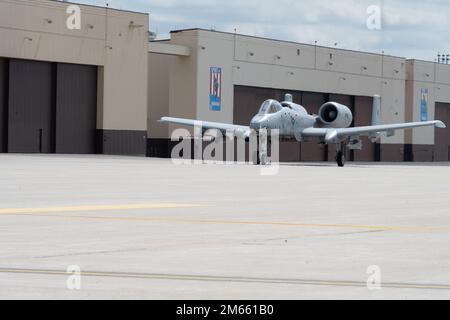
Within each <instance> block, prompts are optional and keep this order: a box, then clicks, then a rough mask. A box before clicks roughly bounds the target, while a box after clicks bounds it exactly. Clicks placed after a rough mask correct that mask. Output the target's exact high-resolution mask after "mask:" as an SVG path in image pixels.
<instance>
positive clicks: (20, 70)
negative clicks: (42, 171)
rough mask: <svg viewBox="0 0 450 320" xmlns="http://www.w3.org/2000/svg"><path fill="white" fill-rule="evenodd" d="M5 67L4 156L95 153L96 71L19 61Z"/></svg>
mask: <svg viewBox="0 0 450 320" xmlns="http://www.w3.org/2000/svg"><path fill="white" fill-rule="evenodd" d="M7 65H8V70H7V74H8V76H7V80H8V81H7V82H8V83H7V85H6V86H7V87H8V90H7V98H6V99H5V100H4V101H7V103H4V108H3V109H4V110H6V111H4V112H3V114H7V117H6V118H7V119H6V121H3V126H2V131H0V132H2V133H3V136H5V135H6V136H7V139H6V142H5V143H4V144H3V151H7V152H14V153H73V154H87V153H95V152H96V143H95V142H96V137H95V134H96V118H97V117H96V112H97V107H96V106H97V67H94V66H84V65H75V64H61V63H50V62H39V61H30V60H19V59H10V60H9V63H8V64H7ZM0 71H1V65H0ZM0 93H1V91H0ZM0 110H1V109H0ZM0 114H2V113H0ZM0 119H1V117H0ZM5 128H7V129H5ZM2 133H0V138H1V137H2ZM0 141H1V140H0Z"/></svg>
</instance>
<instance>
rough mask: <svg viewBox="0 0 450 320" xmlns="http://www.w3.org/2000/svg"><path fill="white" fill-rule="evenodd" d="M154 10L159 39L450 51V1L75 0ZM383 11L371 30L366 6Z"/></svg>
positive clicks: (407, 52) (418, 53) (424, 53)
mask: <svg viewBox="0 0 450 320" xmlns="http://www.w3.org/2000/svg"><path fill="white" fill-rule="evenodd" d="M74 2H80V3H89V4H95V5H100V6H104V5H105V4H106V3H109V6H110V7H113V8H118V9H127V10H135V11H142V12H148V13H150V29H151V30H152V31H155V32H156V33H157V34H158V38H160V39H161V38H169V32H170V30H176V29H184V28H194V27H199V28H207V29H215V30H218V31H227V32H233V31H234V29H235V28H236V29H237V32H238V33H242V34H247V35H252V36H260V37H266V38H274V39H280V40H289V41H297V42H302V43H310V44H313V43H314V42H315V41H317V43H318V44H319V45H323V46H334V45H335V43H337V47H339V48H345V49H352V50H361V51H369V52H381V51H383V50H384V51H385V53H386V54H390V55H396V56H401V57H406V58H415V59H423V60H430V61H434V59H435V58H436V55H437V53H438V52H441V53H442V52H445V53H448V54H450V2H449V1H448V0H421V1H419V0H340V1H334V0H270V1H269V0H226V1H224V0H221V1H219V0H126V1H125V0H74ZM370 5H378V6H379V7H380V8H381V9H382V10H381V12H382V19H381V30H369V29H368V28H367V24H366V23H367V19H368V18H369V14H368V13H367V8H368V7H369V6H370Z"/></svg>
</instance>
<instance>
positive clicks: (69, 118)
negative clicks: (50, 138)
mask: <svg viewBox="0 0 450 320" xmlns="http://www.w3.org/2000/svg"><path fill="white" fill-rule="evenodd" d="M57 79H58V82H57V85H56V152H57V153H72V154H93V153H96V121H97V120H96V119H97V67H94V66H85V65H76V64H63V63H58V64H57Z"/></svg>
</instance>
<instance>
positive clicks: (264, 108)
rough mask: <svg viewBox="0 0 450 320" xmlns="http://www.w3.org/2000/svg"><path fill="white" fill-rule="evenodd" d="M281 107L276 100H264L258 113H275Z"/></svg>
mask: <svg viewBox="0 0 450 320" xmlns="http://www.w3.org/2000/svg"><path fill="white" fill-rule="evenodd" d="M281 109H283V106H282V105H281V103H279V102H278V101H276V100H266V101H264V102H263V104H262V105H261V108H260V109H259V112H258V114H271V113H277V112H278V111H280V110H281Z"/></svg>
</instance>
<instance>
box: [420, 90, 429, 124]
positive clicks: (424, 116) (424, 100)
mask: <svg viewBox="0 0 450 320" xmlns="http://www.w3.org/2000/svg"><path fill="white" fill-rule="evenodd" d="M420 121H428V89H421V90H420Z"/></svg>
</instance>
